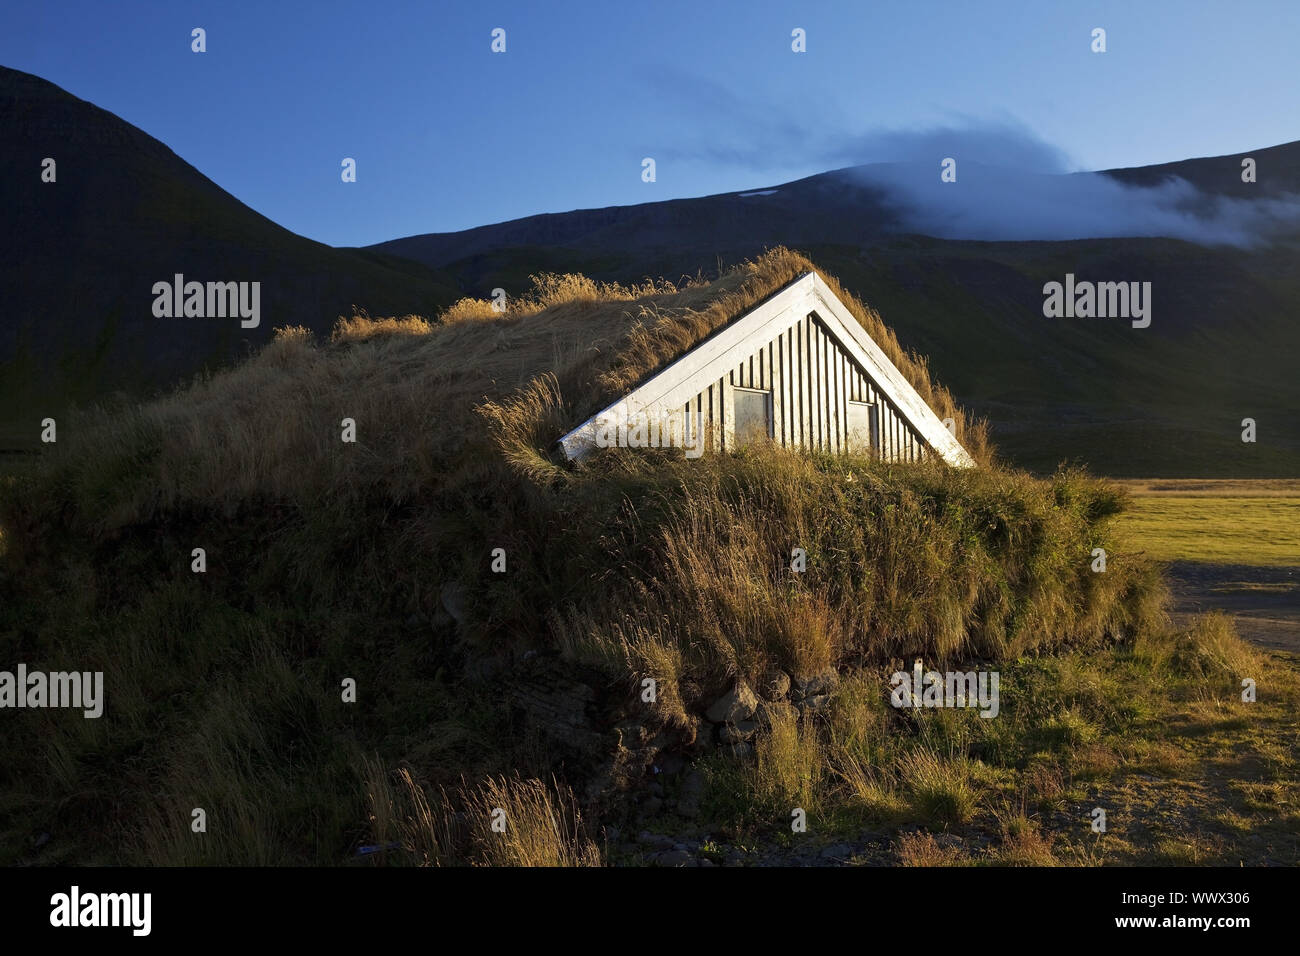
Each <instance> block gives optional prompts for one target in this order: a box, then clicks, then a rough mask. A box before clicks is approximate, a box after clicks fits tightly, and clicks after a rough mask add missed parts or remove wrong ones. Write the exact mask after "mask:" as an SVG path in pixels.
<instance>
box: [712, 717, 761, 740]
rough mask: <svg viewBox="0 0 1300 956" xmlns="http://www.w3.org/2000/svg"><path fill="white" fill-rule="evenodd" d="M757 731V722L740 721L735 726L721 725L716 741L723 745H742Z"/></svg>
mask: <svg viewBox="0 0 1300 956" xmlns="http://www.w3.org/2000/svg"><path fill="white" fill-rule="evenodd" d="M756 730H758V723H757V721H753V720H742V721H740V722H739V723H736V724H723V725H722V727H721V728H719V730H718V739H719V740H721V741H722V742H723V743H724V744H738V743H743V742H744V741H746V740H748V739H749V738H750V737H752V736H754V732H755V731H756Z"/></svg>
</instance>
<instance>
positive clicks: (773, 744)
mask: <svg viewBox="0 0 1300 956" xmlns="http://www.w3.org/2000/svg"><path fill="white" fill-rule="evenodd" d="M755 750H756V757H757V759H756V761H755V763H754V767H753V777H754V779H753V786H754V790H755V792H756V793H759V794H761V795H763V796H764V797H766V798H767V799H768V800H770V801H771V802H772V803H774V804H775V805H778V806H780V807H781V808H782V809H783V810H787V809H788V810H793V809H795V808H796V807H798V808H801V809H803V810H804V811H805V812H807V813H808V814H809V815H812V814H813V813H814V812H815V811H816V810H817V808H818V807H819V806H820V805H821V799H822V795H821V786H820V785H821V781H822V777H823V774H824V770H825V763H824V758H823V755H822V746H821V742H820V740H819V739H818V735H817V728H816V727H815V726H814V725H813V722H812V720H811V719H809V718H800V717H799V716H798V715H797V714H796V713H795V712H794V710H793V708H791V709H788V710H787V709H778V710H774V711H773V713H772V720H771V727H770V728H769V730H768V732H767V733H766V734H764V735H763V736H762V737H761V738H759V741H758V745H757V747H756V748H755Z"/></svg>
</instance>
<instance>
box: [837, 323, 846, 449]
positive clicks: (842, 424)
mask: <svg viewBox="0 0 1300 956" xmlns="http://www.w3.org/2000/svg"><path fill="white" fill-rule="evenodd" d="M844 364H845V359H844V350H843V349H841V348H837V349H836V350H835V416H836V418H837V420H838V421H839V426H838V428H839V445H840V451H841V452H846V451H848V450H849V393H848V387H847V385H846V384H845V381H844V371H845V370H844Z"/></svg>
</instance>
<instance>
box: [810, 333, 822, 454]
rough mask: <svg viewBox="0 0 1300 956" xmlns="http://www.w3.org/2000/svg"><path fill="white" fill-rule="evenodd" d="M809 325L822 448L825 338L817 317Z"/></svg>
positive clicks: (818, 440)
mask: <svg viewBox="0 0 1300 956" xmlns="http://www.w3.org/2000/svg"><path fill="white" fill-rule="evenodd" d="M808 327H809V329H810V331H811V334H812V337H813V365H812V378H813V382H814V383H815V385H816V391H815V392H814V394H815V395H816V402H817V410H816V414H815V415H814V421H815V422H816V423H817V448H818V450H821V449H823V448H825V447H826V418H825V414H824V409H825V405H826V392H825V388H826V376H825V375H824V374H823V373H822V355H823V353H822V349H823V339H822V330H821V326H819V325H818V324H817V320H816V319H810V320H809V322H808Z"/></svg>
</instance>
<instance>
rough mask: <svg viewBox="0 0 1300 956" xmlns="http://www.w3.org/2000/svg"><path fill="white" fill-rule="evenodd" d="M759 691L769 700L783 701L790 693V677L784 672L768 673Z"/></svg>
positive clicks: (773, 671) (774, 671)
mask: <svg viewBox="0 0 1300 956" xmlns="http://www.w3.org/2000/svg"><path fill="white" fill-rule="evenodd" d="M759 690H760V692H761V693H762V695H763V697H765V698H766V699H767V700H781V699H783V698H784V697H785V695H786V694H788V693H790V675H789V674H787V673H786V672H785V671H783V670H771V671H768V672H767V673H766V674H764V675H763V684H762V687H761V688H760V689H759Z"/></svg>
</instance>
